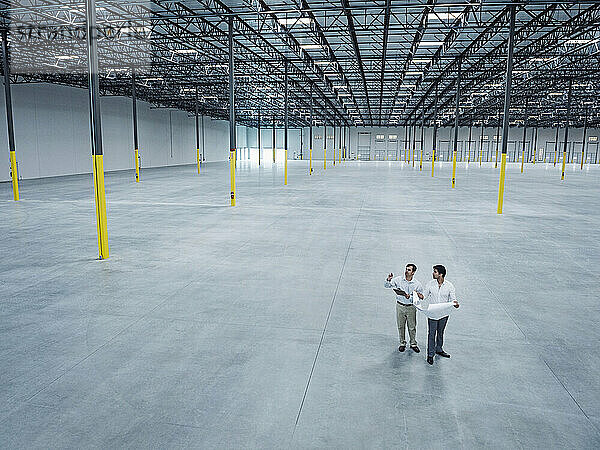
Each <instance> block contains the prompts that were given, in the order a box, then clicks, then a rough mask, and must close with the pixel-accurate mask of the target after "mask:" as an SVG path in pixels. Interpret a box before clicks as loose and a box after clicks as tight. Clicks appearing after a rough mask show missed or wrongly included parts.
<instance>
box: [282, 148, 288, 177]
mask: <svg viewBox="0 0 600 450" xmlns="http://www.w3.org/2000/svg"><path fill="white" fill-rule="evenodd" d="M287 155H288V151H287V148H286V149H285V161H284V170H283V173H284V175H283V185H284V186H287Z"/></svg>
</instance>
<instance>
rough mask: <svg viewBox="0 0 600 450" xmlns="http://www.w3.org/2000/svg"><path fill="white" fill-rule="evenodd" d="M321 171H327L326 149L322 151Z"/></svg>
mask: <svg viewBox="0 0 600 450" xmlns="http://www.w3.org/2000/svg"><path fill="white" fill-rule="evenodd" d="M323 170H327V149H326V148H325V149H323Z"/></svg>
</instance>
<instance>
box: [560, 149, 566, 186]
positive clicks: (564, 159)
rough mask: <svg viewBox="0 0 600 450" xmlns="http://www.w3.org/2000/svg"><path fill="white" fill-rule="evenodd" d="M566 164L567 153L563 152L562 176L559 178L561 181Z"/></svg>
mask: <svg viewBox="0 0 600 450" xmlns="http://www.w3.org/2000/svg"><path fill="white" fill-rule="evenodd" d="M566 162H567V152H563V160H562V175H561V176H560V179H561V180H564V179H565V164H566Z"/></svg>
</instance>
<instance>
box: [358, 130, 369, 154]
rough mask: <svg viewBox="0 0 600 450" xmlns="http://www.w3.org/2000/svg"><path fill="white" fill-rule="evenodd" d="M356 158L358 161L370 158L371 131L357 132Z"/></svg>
mask: <svg viewBox="0 0 600 450" xmlns="http://www.w3.org/2000/svg"><path fill="white" fill-rule="evenodd" d="M356 159H357V160H359V161H368V160H370V159H371V133H369V132H364V131H360V132H359V133H358V150H357V152H356Z"/></svg>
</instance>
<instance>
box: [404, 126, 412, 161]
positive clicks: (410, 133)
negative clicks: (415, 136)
mask: <svg viewBox="0 0 600 450" xmlns="http://www.w3.org/2000/svg"><path fill="white" fill-rule="evenodd" d="M411 139H412V127H411V126H409V127H408V153H407V152H404V162H408V160H409V158H410V146H411V141H410V140H411Z"/></svg>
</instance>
